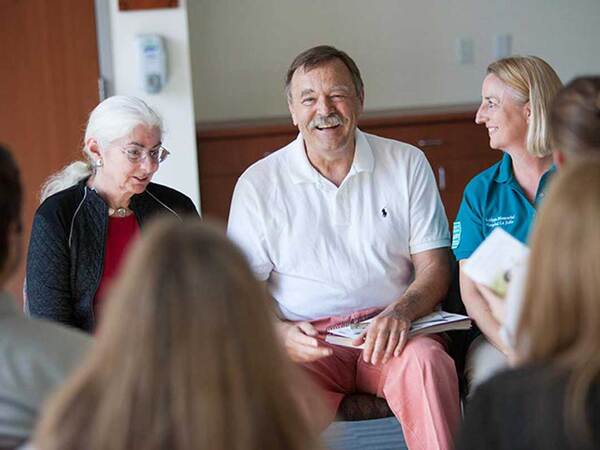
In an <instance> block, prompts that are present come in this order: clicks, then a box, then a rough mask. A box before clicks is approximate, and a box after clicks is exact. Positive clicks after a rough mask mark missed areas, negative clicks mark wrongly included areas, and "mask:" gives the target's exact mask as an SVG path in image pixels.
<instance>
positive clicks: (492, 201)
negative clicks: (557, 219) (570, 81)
mask: <svg viewBox="0 0 600 450" xmlns="http://www.w3.org/2000/svg"><path fill="white" fill-rule="evenodd" d="M561 86H562V84H561V82H560V79H559V78H558V76H557V75H556V73H555V72H554V70H553V69H552V68H551V67H550V66H549V65H548V63H546V62H545V61H543V60H542V59H540V58H537V57H535V56H514V57H510V58H506V59H501V60H498V61H496V62H494V63H492V64H490V65H489V67H488V68H487V75H486V77H485V79H484V80H483V86H482V89H481V97H482V102H481V106H480V107H479V109H478V111H477V115H476V117H475V121H476V122H477V123H478V124H482V125H485V127H486V128H487V129H488V133H489V137H490V147H491V148H493V149H497V150H501V151H502V152H503V156H502V159H501V161H500V162H498V163H496V164H494V165H493V166H492V167H490V168H488V169H486V170H484V171H483V172H481V173H480V174H478V175H476V176H475V177H474V178H473V179H472V180H471V181H470V182H469V184H468V185H467V187H466V188H465V192H464V196H463V200H462V203H461V206H460V209H459V212H458V215H457V217H456V221H455V222H454V226H453V237H452V249H453V250H454V253H455V255H456V259H457V260H459V261H460V265H461V266H462V265H463V264H464V263H465V262H466V260H467V259H468V258H469V257H470V256H471V254H472V253H473V251H474V250H475V249H476V248H477V247H478V246H479V244H481V242H482V241H483V240H484V239H485V238H486V237H487V236H488V235H489V234H490V233H491V232H492V231H493V229H494V228H496V227H500V228H503V229H504V230H505V231H507V232H508V233H510V234H511V235H513V236H514V237H516V238H517V239H519V240H521V241H523V242H525V241H526V240H527V236H528V234H529V229H530V227H531V224H532V222H533V219H534V217H535V214H536V208H537V206H538V204H539V202H540V201H541V199H542V198H543V197H544V189H545V186H546V183H547V181H548V179H549V178H550V176H551V175H552V174H553V172H554V170H555V168H554V166H553V164H552V147H551V145H550V138H549V130H548V128H549V127H548V122H549V114H550V106H551V102H552V100H553V98H554V96H555V95H556V93H557V92H558V91H559V89H560V88H561ZM460 290H461V295H462V299H463V302H464V304H465V307H466V309H467V312H468V314H469V316H470V317H471V318H472V319H473V320H474V321H475V323H476V325H477V326H478V328H479V330H480V331H481V333H482V336H479V337H478V338H476V339H475V341H474V342H473V343H472V345H471V347H470V348H469V351H468V353H467V363H466V369H465V370H466V376H467V380H468V381H469V384H470V386H471V390H473V388H474V387H476V386H477V385H478V384H480V383H481V382H482V381H483V380H485V379H486V378H488V377H489V376H490V375H491V374H492V373H494V372H495V371H496V370H498V368H500V367H502V366H504V365H506V358H507V356H510V349H509V348H507V347H506V346H505V344H504V343H503V341H502V340H501V339H500V335H499V332H500V324H499V323H498V322H497V320H496V319H495V318H494V316H493V315H492V312H491V311H490V308H489V307H488V304H487V302H486V301H485V299H484V297H483V295H482V293H481V292H480V290H479V288H478V287H477V286H476V285H475V283H474V282H472V281H471V280H470V279H469V278H468V277H466V276H465V275H464V274H463V273H462V272H461V274H460Z"/></svg>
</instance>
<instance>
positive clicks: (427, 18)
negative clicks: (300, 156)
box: [188, 0, 600, 121]
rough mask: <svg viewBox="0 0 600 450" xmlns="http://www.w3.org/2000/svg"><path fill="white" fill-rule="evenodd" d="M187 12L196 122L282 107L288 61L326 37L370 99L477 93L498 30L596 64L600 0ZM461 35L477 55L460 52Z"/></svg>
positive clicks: (570, 66)
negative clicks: (466, 58)
mask: <svg viewBox="0 0 600 450" xmlns="http://www.w3.org/2000/svg"><path fill="white" fill-rule="evenodd" d="M188 14H189V21H190V45H191V52H192V72H193V85H194V103H195V107H196V117H197V119H198V120H199V121H210V120H227V119H237V118H255V117H267V116H277V115H284V114H287V109H286V105H285V101H284V97H283V95H282V83H283V81H282V80H283V76H284V73H285V71H286V69H287V66H288V65H289V63H290V62H291V60H292V59H293V58H294V56H296V55H297V54H298V53H299V52H301V51H302V50H305V49H307V48H309V47H311V46H313V45H318V44H323V43H328V44H332V45H334V46H337V47H339V48H341V49H342V50H345V51H346V52H348V53H349V54H350V56H352V57H353V58H354V59H355V61H356V62H357V64H358V66H359V68H360V69H361V71H362V74H363V78H364V80H365V85H366V109H368V110H377V109H387V108H397V107H404V106H425V105H441V104H452V103H466V102H476V101H478V99H479V92H480V86H481V80H482V78H483V74H484V71H485V67H486V66H487V64H489V63H490V62H491V61H492V60H493V59H495V58H494V55H493V39H494V36H495V35H496V34H498V33H511V34H512V36H513V53H521V54H535V55H538V56H541V57H542V58H544V59H546V60H547V61H548V62H549V63H550V64H551V65H552V66H553V67H554V68H555V69H556V71H557V72H558V74H559V75H560V77H561V78H562V79H563V81H568V80H569V79H570V78H572V77H573V76H574V75H576V74H585V73H592V72H595V73H600V58H598V43H599V42H600V26H598V18H599V17H600V1H598V0H457V1H448V0H402V1H401V0H371V1H365V0H302V1H298V0H252V1H243V0H193V1H190V2H189V4H188ZM459 37H471V38H473V39H474V42H475V60H474V64H471V65H459V64H458V63H457V62H456V57H455V54H456V51H455V45H456V39H457V38H459Z"/></svg>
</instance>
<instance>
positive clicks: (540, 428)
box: [458, 159, 600, 450]
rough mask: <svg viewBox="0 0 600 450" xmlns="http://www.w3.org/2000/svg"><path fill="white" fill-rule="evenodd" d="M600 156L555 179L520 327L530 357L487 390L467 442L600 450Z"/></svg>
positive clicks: (478, 398) (478, 399) (473, 411)
mask: <svg viewBox="0 0 600 450" xmlns="http://www.w3.org/2000/svg"><path fill="white" fill-rule="evenodd" d="M599 255H600V162H599V161H597V160H596V161H594V160H591V159H590V160H589V161H587V162H573V163H569V164H567V165H566V166H565V168H564V169H563V170H561V172H560V174H559V175H557V177H556V179H555V180H554V181H553V182H552V186H551V188H550V192H549V194H548V198H547V199H546V201H545V203H544V205H543V206H542V207H541V209H540V212H539V215H538V218H537V221H536V225H535V229H534V232H533V238H532V241H531V257H530V267H532V268H535V270H530V271H528V277H527V282H526V289H525V299H524V304H523V309H522V315H521V320H520V322H519V327H518V332H517V354H518V356H519V358H520V359H521V360H522V362H523V363H524V364H523V365H522V367H520V368H519V369H516V370H513V371H509V372H505V373H503V374H500V375H498V376H496V377H495V378H493V379H492V380H490V381H489V382H488V383H485V384H484V385H482V386H480V388H479V389H478V390H477V392H476V393H475V395H474V397H473V399H472V402H470V403H469V406H468V409H467V415H466V419H465V423H464V428H463V430H462V432H461V436H460V439H459V445H458V448H459V449H462V450H467V449H482V448H485V449H488V450H493V449H544V450H552V449H561V450H565V449H588V448H590V449H591V448H600V430H599V429H598V427H597V424H598V422H599V421H600V326H599V324H600V258H599V257H598V256H599Z"/></svg>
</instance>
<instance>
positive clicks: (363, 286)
mask: <svg viewBox="0 0 600 450" xmlns="http://www.w3.org/2000/svg"><path fill="white" fill-rule="evenodd" d="M228 234H229V236H230V237H231V238H232V239H233V240H234V241H235V242H236V243H237V244H238V245H239V246H240V247H241V248H242V250H243V251H244V253H245V254H246V256H247V258H248V261H249V263H250V266H251V267H252V269H253V270H254V272H255V273H256V275H257V276H258V278H259V279H261V280H266V281H267V282H268V284H269V287H270V290H271V294H272V295H273V297H274V298H275V300H276V301H277V302H278V303H279V307H280V309H281V312H282V314H283V315H284V317H286V318H287V319H290V320H314V319H319V318H324V317H330V316H338V315H346V314H351V313H353V312H355V311H358V310H361V309H365V308H370V307H382V308H383V307H385V306H387V305H389V304H390V303H391V302H393V301H396V300H398V299H399V298H400V297H401V296H402V294H403V293H404V291H405V290H406V288H407V287H408V285H409V284H410V283H411V282H412V281H413V279H414V270H413V265H412V262H411V258H410V255H411V254H414V253H419V252H423V251H425V250H430V249H434V248H439V247H448V246H449V245H450V235H449V232H448V222H447V220H446V215H445V213H444V208H443V206H442V203H441V200H440V196H439V192H438V190H437V186H436V184H435V179H434V177H433V173H432V171H431V167H430V166H429V163H428V162H427V159H426V158H425V156H424V155H423V152H421V151H420V150H419V149H417V148H415V147H413V146H411V145H408V144H404V143H401V142H398V141H394V140H390V139H384V138H381V137H377V136H373V135H369V134H366V133H363V132H361V131H360V130H357V131H356V151H355V154H354V161H353V163H352V167H351V168H350V171H349V173H348V175H347V176H346V178H345V179H344V181H343V182H342V184H341V185H340V186H339V187H336V186H335V185H334V184H333V183H331V182H330V181H329V180H327V179H326V178H325V177H323V176H322V175H321V174H319V172H318V171H317V170H316V169H315V168H314V167H313V166H312V165H311V164H310V162H309V160H308V158H307V156H306V152H305V150H304V140H303V138H302V135H301V134H300V135H298V138H297V139H296V140H295V141H293V142H291V143H290V144H288V145H287V146H285V147H283V148H282V149H281V150H279V151H277V152H275V153H273V154H271V155H269V156H268V157H266V158H264V159H262V160H260V161H258V162H256V163H255V164H253V165H252V166H251V167H249V168H248V169H247V170H246V172H244V173H243V174H242V176H241V177H240V179H239V180H238V182H237V184H236V187H235V191H234V194H233V199H232V203H231V211H230V215H229V224H228Z"/></svg>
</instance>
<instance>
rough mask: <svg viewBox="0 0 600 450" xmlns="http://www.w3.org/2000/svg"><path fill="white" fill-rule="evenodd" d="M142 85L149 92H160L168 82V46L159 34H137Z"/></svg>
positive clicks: (139, 72)
mask: <svg viewBox="0 0 600 450" xmlns="http://www.w3.org/2000/svg"><path fill="white" fill-rule="evenodd" d="M135 40H136V47H137V52H136V53H137V60H138V74H139V83H140V87H141V88H142V89H143V90H144V91H145V92H147V93H149V94H156V93H158V92H160V91H161V90H162V88H163V86H164V85H165V83H166V82H167V47H166V45H165V40H164V39H163V38H162V36H159V35H158V34H140V35H138V36H136V38H135Z"/></svg>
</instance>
